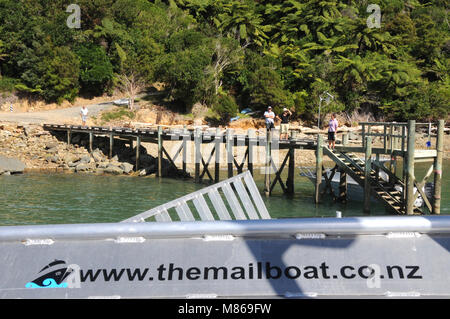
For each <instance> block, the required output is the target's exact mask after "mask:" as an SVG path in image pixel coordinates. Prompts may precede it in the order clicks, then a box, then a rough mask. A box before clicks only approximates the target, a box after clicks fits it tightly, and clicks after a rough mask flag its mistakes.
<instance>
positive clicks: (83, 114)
mask: <svg viewBox="0 0 450 319" xmlns="http://www.w3.org/2000/svg"><path fill="white" fill-rule="evenodd" d="M88 112H89V111H88V109H87V107H86V106H84V105H83V106H82V107H81V111H80V115H81V122H82V123H83V126H86V120H87V115H88Z"/></svg>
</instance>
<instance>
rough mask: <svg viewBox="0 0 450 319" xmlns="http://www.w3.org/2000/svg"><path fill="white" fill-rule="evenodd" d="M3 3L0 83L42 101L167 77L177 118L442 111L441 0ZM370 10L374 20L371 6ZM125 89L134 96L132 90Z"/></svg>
mask: <svg viewBox="0 0 450 319" xmlns="http://www.w3.org/2000/svg"><path fill="white" fill-rule="evenodd" d="M71 3H72V1H63V0H54V1H46V0H0V21H1V24H0V72H1V73H0V74H1V75H0V76H1V78H0V91H15V92H16V93H17V94H20V95H23V96H28V97H29V96H31V97H35V98H40V99H44V100H45V101H48V102H55V101H56V102H61V101H63V100H69V101H73V100H74V99H75V98H76V97H77V96H79V95H81V94H90V95H94V96H95V95H101V94H104V93H112V92H113V91H114V90H115V89H122V90H124V91H127V92H131V93H130V94H134V93H133V92H135V91H139V90H140V89H143V88H145V87H148V86H150V85H151V84H152V83H155V82H161V83H164V87H165V92H167V99H168V101H170V102H171V103H172V104H171V105H173V106H174V107H176V108H177V109H178V110H179V111H181V112H186V113H189V112H191V110H192V107H193V105H194V104H196V103H201V104H203V105H206V106H207V107H208V108H210V109H211V110H212V111H213V113H214V114H215V115H216V117H217V119H220V120H222V121H227V120H228V119H229V118H230V117H232V116H234V115H235V114H236V113H237V112H238V111H239V110H242V109H244V108H247V107H250V108H252V109H253V110H263V109H265V108H266V106H267V105H272V106H273V107H274V108H275V111H276V112H280V110H281V108H283V107H288V108H290V109H291V110H293V111H294V114H295V116H297V117H300V118H302V119H304V120H314V119H315V118H316V116H317V113H318V107H319V98H320V96H321V94H323V92H325V91H326V92H328V93H330V94H331V95H332V96H334V99H333V100H332V101H331V103H329V104H328V105H327V104H326V103H323V104H322V109H321V114H322V115H325V114H326V113H329V112H332V111H334V112H345V113H344V114H347V115H348V116H349V117H350V116H351V115H352V114H354V112H356V111H358V110H365V111H367V112H370V113H372V114H374V115H375V116H376V117H377V118H379V119H381V118H382V119H384V120H397V121H403V120H406V119H417V120H430V119H436V118H447V115H448V112H449V107H450V77H449V70H450V56H449V54H450V37H449V34H450V32H449V30H450V24H449V19H448V2H447V1H445V0H429V1H426V0H370V1H364V0H346V1H338V0H303V1H294V0H288V1H284V0H283V1H266V0H260V1H256V0H173V1H148V0H78V1H77V4H78V6H79V7H80V9H81V16H80V18H81V20H80V22H81V24H80V26H81V28H69V27H68V25H67V20H68V18H69V19H71V14H72V12H71V11H69V12H66V10H67V8H68V6H69V5H70V4H71ZM372 4H376V5H378V6H379V8H380V14H381V21H380V25H379V27H377V26H374V22H376V19H375V18H374V11H371V10H368V7H369V5H372ZM133 90H134V91H133Z"/></svg>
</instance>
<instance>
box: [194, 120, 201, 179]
mask: <svg viewBox="0 0 450 319" xmlns="http://www.w3.org/2000/svg"><path fill="white" fill-rule="evenodd" d="M200 134H201V132H200V129H199V128H196V129H195V132H194V144H195V182H196V183H200V162H201V161H202V160H201V156H202V153H201V150H200V147H201V146H202V145H201V135H200Z"/></svg>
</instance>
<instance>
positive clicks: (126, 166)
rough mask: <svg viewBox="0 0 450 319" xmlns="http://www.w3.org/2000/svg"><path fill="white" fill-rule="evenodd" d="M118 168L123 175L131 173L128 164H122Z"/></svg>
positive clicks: (131, 167) (130, 166)
mask: <svg viewBox="0 0 450 319" xmlns="http://www.w3.org/2000/svg"><path fill="white" fill-rule="evenodd" d="M120 168H121V169H122V170H123V172H124V173H125V174H130V173H131V172H132V171H133V165H132V164H130V163H122V164H120Z"/></svg>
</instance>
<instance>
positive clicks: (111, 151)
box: [109, 133, 114, 159]
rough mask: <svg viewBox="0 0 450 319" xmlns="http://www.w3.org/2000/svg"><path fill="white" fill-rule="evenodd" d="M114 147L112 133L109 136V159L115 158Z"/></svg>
mask: <svg viewBox="0 0 450 319" xmlns="http://www.w3.org/2000/svg"><path fill="white" fill-rule="evenodd" d="M113 147H114V136H113V134H112V133H110V134H109V158H110V159H111V158H112V157H113Z"/></svg>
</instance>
